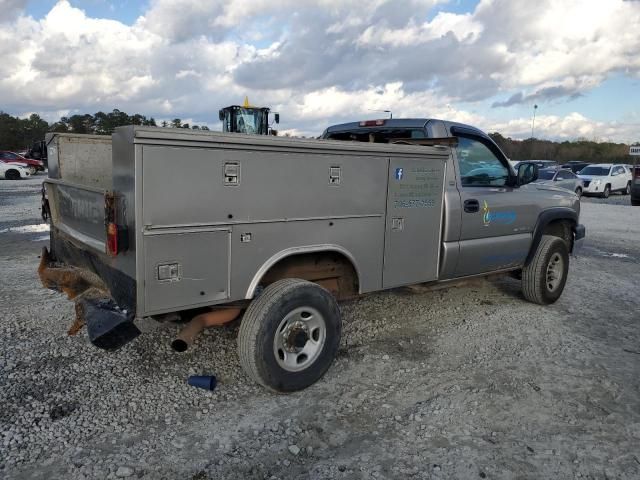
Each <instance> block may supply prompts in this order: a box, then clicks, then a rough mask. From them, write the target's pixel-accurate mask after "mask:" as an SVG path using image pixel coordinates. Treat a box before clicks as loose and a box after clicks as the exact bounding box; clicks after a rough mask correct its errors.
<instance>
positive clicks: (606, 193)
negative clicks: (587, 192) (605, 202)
mask: <svg viewBox="0 0 640 480" xmlns="http://www.w3.org/2000/svg"><path fill="white" fill-rule="evenodd" d="M610 193H611V187H610V186H609V185H607V186H605V187H604V190H603V191H602V198H609V194H610Z"/></svg>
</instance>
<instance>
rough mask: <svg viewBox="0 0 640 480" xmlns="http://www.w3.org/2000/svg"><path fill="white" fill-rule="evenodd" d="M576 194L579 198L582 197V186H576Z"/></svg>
mask: <svg viewBox="0 0 640 480" xmlns="http://www.w3.org/2000/svg"><path fill="white" fill-rule="evenodd" d="M576 195H577V196H578V198H582V189H581V188H580V187H578V188H576Z"/></svg>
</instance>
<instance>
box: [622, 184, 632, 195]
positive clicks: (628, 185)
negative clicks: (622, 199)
mask: <svg viewBox="0 0 640 480" xmlns="http://www.w3.org/2000/svg"><path fill="white" fill-rule="evenodd" d="M630 193H631V182H628V183H627V186H626V187H625V189H624V190H623V192H622V194H623V195H629V194H630Z"/></svg>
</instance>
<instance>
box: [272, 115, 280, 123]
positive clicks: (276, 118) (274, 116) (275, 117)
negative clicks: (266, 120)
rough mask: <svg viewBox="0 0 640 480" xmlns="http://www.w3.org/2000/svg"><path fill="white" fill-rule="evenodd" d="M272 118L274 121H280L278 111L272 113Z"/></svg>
mask: <svg viewBox="0 0 640 480" xmlns="http://www.w3.org/2000/svg"><path fill="white" fill-rule="evenodd" d="M273 118H274V120H275V121H276V123H280V114H279V113H276V114H274V115H273Z"/></svg>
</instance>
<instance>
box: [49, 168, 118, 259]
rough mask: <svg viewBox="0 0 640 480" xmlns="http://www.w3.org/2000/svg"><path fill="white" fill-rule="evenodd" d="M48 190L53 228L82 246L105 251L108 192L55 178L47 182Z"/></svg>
mask: <svg viewBox="0 0 640 480" xmlns="http://www.w3.org/2000/svg"><path fill="white" fill-rule="evenodd" d="M45 188H46V191H47V196H48V198H49V205H50V208H51V222H52V226H54V227H55V228H57V229H58V230H60V231H62V232H64V233H65V234H67V235H68V236H69V237H71V238H72V239H74V240H76V241H77V242H79V243H80V244H82V245H86V246H89V247H91V248H93V249H95V250H97V251H99V252H104V251H105V242H106V230H105V225H104V211H105V208H104V205H105V194H106V190H103V189H101V188H96V187H90V186H86V185H76V184H72V183H69V182H64V181H62V180H56V179H47V180H45Z"/></svg>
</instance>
